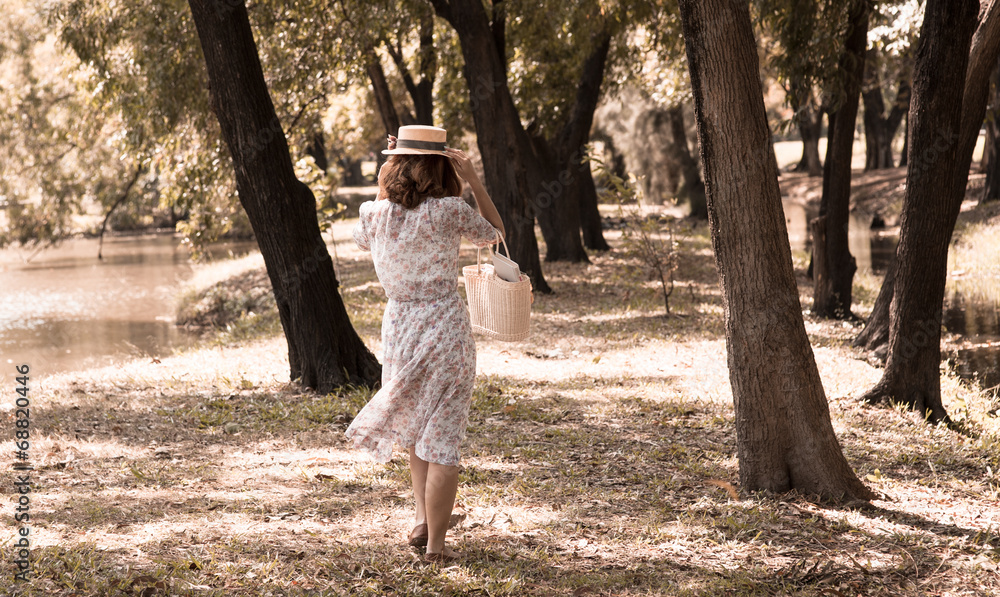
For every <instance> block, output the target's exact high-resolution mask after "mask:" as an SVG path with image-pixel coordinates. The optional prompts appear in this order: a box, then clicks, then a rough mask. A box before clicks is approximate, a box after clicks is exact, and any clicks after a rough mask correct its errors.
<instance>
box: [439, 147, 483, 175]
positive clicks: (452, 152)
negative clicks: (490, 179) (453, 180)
mask: <svg viewBox="0 0 1000 597" xmlns="http://www.w3.org/2000/svg"><path fill="white" fill-rule="evenodd" d="M444 154H445V155H446V156H448V159H449V160H450V161H451V165H452V166H454V167H455V172H457V173H458V175H459V176H461V177H462V178H463V179H465V180H466V181H467V182H469V184H472V181H473V180H478V179H479V176H478V175H477V174H476V168H475V166H473V165H472V158H470V157H469V156H468V154H466V153H465V152H464V151H462V150H461V149H455V148H454V147H446V148H445V150H444Z"/></svg>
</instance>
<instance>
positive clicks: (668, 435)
mask: <svg viewBox="0 0 1000 597" xmlns="http://www.w3.org/2000/svg"><path fill="white" fill-rule="evenodd" d="M349 226H350V222H347V223H344V224H338V225H337V226H336V227H335V228H334V237H335V238H336V239H337V254H338V256H339V257H338V262H337V264H336V266H337V269H338V276H339V278H340V280H341V282H342V291H343V293H344V296H345V301H346V302H347V304H348V305H349V306H350V307H349V308H350V309H351V314H352V318H353V319H354V322H355V324H356V326H357V328H358V330H359V333H360V334H361V335H362V337H363V338H364V339H365V340H366V342H367V343H368V344H369V346H371V347H372V348H373V350H375V351H376V353H378V352H379V350H380V343H379V337H378V335H379V323H380V318H381V309H382V308H383V306H384V300H385V299H384V296H383V295H382V293H381V289H380V287H379V286H378V285H377V283H376V282H375V277H374V272H373V271H372V267H371V263H370V261H368V259H367V258H366V256H364V255H362V254H360V253H359V252H358V251H356V250H355V249H353V248H352V246H351V243H350V242H349V238H350V237H349V234H348V232H349ZM685 234H686V238H684V239H681V250H682V253H683V257H682V260H681V263H680V269H679V270H678V274H677V279H678V290H677V292H675V295H674V297H673V298H672V311H673V312H674V313H675V315H673V316H671V317H664V316H663V315H662V302H661V301H660V298H659V296H658V294H657V292H658V291H657V289H656V288H655V286H654V285H653V284H652V283H650V282H648V281H646V280H642V279H635V278H633V277H629V276H623V275H622V273H621V272H622V271H623V269H622V267H621V263H620V261H621V253H620V252H619V251H618V249H613V250H612V251H611V252H610V253H608V254H604V255H596V256H594V259H593V261H594V263H593V264H592V265H589V266H583V265H566V264H547V269H546V275H547V278H548V280H549V283H550V284H551V285H552V286H553V288H554V289H555V291H556V293H555V294H553V295H539V296H538V297H536V301H535V304H534V313H533V319H532V326H533V334H532V336H531V337H530V338H529V339H528V340H527V341H525V342H521V343H512V344H504V343H497V342H492V341H488V340H483V339H481V338H480V339H478V340H477V344H478V349H479V372H480V374H479V376H478V377H477V384H476V387H475V391H474V395H473V403H472V408H471V412H470V424H469V430H468V438H467V440H466V444H465V447H464V459H463V463H464V470H463V471H462V473H461V486H460V490H459V498H458V499H459V508H460V509H461V511H462V512H464V513H465V514H466V518H465V520H464V521H463V522H462V523H461V524H460V525H459V526H458V527H456V528H455V529H454V531H453V535H452V537H453V538H452V541H453V542H454V543H455V544H456V547H457V548H458V549H459V550H460V551H462V552H463V553H464V554H465V555H466V557H465V559H464V560H463V562H462V563H461V564H459V565H456V566H451V567H436V566H430V567H428V566H421V565H419V563H418V555H417V554H415V553H414V552H412V551H411V550H410V549H408V548H406V547H405V546H404V545H403V537H404V536H405V534H406V533H407V532H408V531H409V528H410V520H411V516H412V514H411V510H410V508H411V505H410V503H411V500H412V496H411V491H410V489H409V472H408V469H407V467H406V463H405V459H404V457H403V455H402V454H401V453H397V455H396V457H395V459H394V460H393V461H392V462H390V463H389V464H387V465H376V464H373V463H371V462H370V461H368V460H367V459H366V458H365V457H364V456H363V455H361V454H359V453H357V452H355V451H353V450H351V449H350V447H349V446H348V444H347V442H346V441H345V439H344V437H343V430H344V429H345V428H346V426H347V424H348V423H349V421H350V420H351V419H352V417H353V416H354V415H355V414H356V413H357V411H358V410H359V409H360V408H361V407H362V406H363V404H364V403H365V402H366V401H367V400H368V398H369V397H370V392H369V391H366V390H360V389H348V390H345V391H343V392H341V393H336V394H329V395H324V396H320V395H316V394H313V393H309V392H303V391H301V389H300V388H298V387H296V386H295V385H293V384H291V383H289V382H288V381H287V372H288V363H287V357H286V353H285V350H286V349H285V345H284V342H283V340H282V339H281V338H280V337H278V336H275V335H274V334H273V333H266V332H261V333H256V334H247V335H245V336H243V337H239V338H234V337H232V336H213V337H211V338H207V339H206V341H205V342H203V344H202V346H200V347H198V348H195V349H192V350H190V351H188V352H185V353H181V354H177V355H175V356H172V357H168V358H163V359H160V360H158V361H150V360H145V359H143V360H136V361H132V362H128V363H124V364H121V365H116V366H113V367H108V368H105V369H96V370H91V371H87V372H81V373H71V374H62V375H58V376H53V377H49V378H43V379H41V380H37V384H36V387H35V388H34V389H33V404H32V420H33V423H34V426H33V428H32V454H33V459H34V464H35V466H36V469H37V470H36V471H35V472H34V473H33V474H34V479H35V481H36V483H37V485H36V487H35V488H34V491H33V493H32V502H31V504H32V506H31V507H32V527H31V528H32V536H33V539H34V541H35V542H34V544H33V551H32V556H33V558H34V562H33V571H34V574H35V577H36V578H35V580H34V581H32V582H31V583H27V584H18V585H12V586H10V588H8V586H7V585H3V584H0V588H3V589H4V590H5V591H6V592H5V593H4V594H5V595H7V594H10V595H58V596H62V597H69V596H70V595H76V596H80V597H89V596H98V595H100V596H103V595H143V596H147V597H148V596H152V595H168V594H169V595H199V596H202V595H204V596H213V597H214V596H223V595H225V596H227V597H228V596H234V595H238V596H244V595H245V596H262V595H285V596H291V595H296V596H298V595H302V596H306V595H400V596H401V595H494V596H508V595H509V596H526V595H527V596H532V595H538V596H542V595H544V596H549V595H565V596H580V595H595V596H596V595H616V596H618V595H621V596H632V595H679V596H685V595H692V596H693V595H736V596H757V595H760V596H764V595H815V596H820V595H859V594H861V595H988V594H995V593H996V592H998V591H1000V573H998V569H1000V538H998V534H997V530H998V529H1000V513H998V508H997V502H998V499H1000V427H998V425H997V422H996V421H997V419H996V416H995V412H996V408H997V405H998V401H997V397H996V395H995V394H989V393H986V392H982V391H979V390H977V389H975V388H973V387H970V386H968V385H966V384H964V383H963V382H960V381H959V380H958V379H957V378H956V377H955V376H954V375H953V374H951V373H950V372H947V371H946V374H945V379H944V384H943V393H944V396H945V400H946V402H947V406H948V408H949V410H950V412H952V413H953V414H954V415H956V416H961V417H965V419H964V420H965V422H966V423H967V425H968V427H969V429H970V430H971V431H972V433H970V434H969V435H959V434H956V433H954V432H952V431H950V430H948V429H946V428H943V427H933V426H928V425H925V424H924V423H923V422H922V421H920V420H918V419H917V418H915V417H914V416H913V415H912V414H911V413H908V412H905V411H900V410H895V409H889V408H877V409H876V408H867V407H863V406H861V405H860V404H859V403H858V402H857V399H856V397H857V396H859V395H860V394H861V393H862V392H863V391H864V390H866V389H867V388H868V387H869V386H870V385H871V384H872V383H874V381H875V380H877V378H878V375H879V371H878V370H877V369H875V368H873V367H872V366H870V365H869V364H868V363H866V362H865V361H864V360H862V359H861V357H862V355H860V354H857V353H855V352H853V350H852V349H851V348H850V347H849V342H848V341H849V339H850V337H852V335H853V334H855V333H856V332H857V329H856V328H853V327H844V325H842V324H840V323H831V322H826V321H821V320H817V319H815V318H812V317H811V316H809V315H807V316H806V327H807V331H808V333H809V335H810V338H811V340H812V341H813V345H814V347H815V353H816V358H817V363H818V365H819V367H820V372H821V374H822V376H823V380H824V385H825V387H826V390H827V394H828V396H829V398H830V410H831V416H832V418H833V423H834V427H835V429H836V431H837V433H838V437H839V438H840V440H841V443H842V445H843V448H844V450H845V453H846V454H847V456H848V459H849V461H850V462H851V463H852V465H853V466H854V467H855V469H856V471H857V472H858V474H859V475H860V476H861V477H862V478H863V479H865V480H866V483H868V484H869V486H871V487H872V488H873V489H874V490H876V491H877V492H878V493H879V494H880V496H881V499H879V500H876V501H875V502H873V504H872V505H871V507H853V508H836V507H829V506H823V505H819V504H815V503H813V502H810V501H809V500H808V499H806V498H805V497H803V496H800V495H797V494H794V493H793V494H786V495H764V494H756V493H752V492H747V491H744V490H743V488H741V487H740V486H739V474H738V468H739V465H738V462H737V459H736V456H735V451H736V446H735V437H734V436H733V432H732V430H733V411H732V399H731V392H730V390H729V385H728V370H727V368H726V356H725V342H724V336H723V326H722V305H721V297H720V296H719V292H718V288H717V281H716V279H715V275H716V274H715V271H714V267H713V266H712V261H711V252H710V247H709V243H708V238H707V230H705V228H704V227H702V228H700V229H694V230H692V231H689V232H686V233H685ZM608 237H609V240H610V242H611V243H612V245H613V246H617V245H618V242H619V241H618V238H617V235H616V234H614V233H613V231H612V232H611V233H609V234H608ZM340 239H343V240H340ZM472 259H474V253H472V251H471V250H469V249H468V248H466V249H465V250H464V252H463V262H465V263H469V262H471V260H472ZM209 267H210V268H219V271H221V270H225V269H226V268H232V269H231V270H230V271H229V272H228V275H224V276H220V277H218V279H212V278H211V276H208V275H207V274H206V275H205V277H204V278H202V280H203V282H202V283H201V286H200V287H199V289H200V290H205V289H206V288H215V289H216V292H219V293H222V295H223V296H228V295H229V294H233V293H231V292H230V290H232V288H237V287H240V286H239V285H240V284H245V283H246V278H245V276H247V275H249V273H248V272H252V271H253V269H254V268H253V267H249V266H248V267H243V266H241V265H240V264H228V265H224V264H215V265H212V266H209ZM241 267H242V269H241ZM796 267H797V270H798V271H797V275H798V277H799V281H800V284H801V286H800V291H801V293H802V300H803V304H804V305H807V304H808V299H809V295H810V294H811V289H810V288H809V286H808V283H807V282H806V280H805V278H804V274H803V271H802V269H804V267H805V263H804V260H803V259H801V256H797V257H796ZM230 278H232V279H233V280H234V281H232V282H230V283H226V284H223V285H222V286H218V285H217V283H218V282H220V281H222V280H223V279H230ZM859 284H860V286H861V287H862V288H863V289H866V290H865V292H859V293H858V294H859V296H862V297H863V300H865V301H868V300H874V294H873V292H877V283H876V281H874V280H867V281H866V280H861V281H860V282H859ZM227 289H228V290H227ZM194 296H197V293H196V294H195V295H194ZM200 296H202V297H203V298H204V297H205V296H209V295H208V294H204V293H203V294H202V295H200ZM198 300H203V299H198ZM195 302H197V301H195ZM869 308H870V307H869ZM264 311H266V309H265V310H263V311H262V313H263V312H264ZM255 312H256V311H255ZM238 320H239V316H237V318H236V319H235V320H230V322H229V324H228V325H230V326H231V327H232V326H233V321H238ZM222 329H224V328H222ZM991 413H994V414H991ZM3 416H4V417H6V418H8V419H10V418H12V416H13V413H12V412H10V411H9V410H5V411H3ZM4 458H5V459H6V460H4V461H3V462H2V463H0V464H8V463H9V462H10V460H9V459H10V456H9V455H8V454H5V455H4ZM2 470H3V472H2V473H0V482H2V483H3V487H8V488H9V487H12V483H13V477H12V471H11V470H10V467H9V466H3V468H2ZM6 491H8V492H9V491H10V489H7V490H6ZM8 497H10V498H12V497H13V496H12V495H9V496H8ZM8 501H12V500H8ZM0 524H2V525H3V526H4V527H5V528H6V529H7V530H6V532H5V533H4V535H5V536H8V537H12V536H13V534H14V531H15V529H16V527H15V526H14V525H15V523H14V520H13V517H12V516H4V517H2V518H0ZM10 547H11V542H10V541H8V543H7V544H6V545H5V554H9V553H10ZM970 579H975V581H974V582H970ZM4 582H6V580H5V581H4ZM0 592H3V591H0Z"/></svg>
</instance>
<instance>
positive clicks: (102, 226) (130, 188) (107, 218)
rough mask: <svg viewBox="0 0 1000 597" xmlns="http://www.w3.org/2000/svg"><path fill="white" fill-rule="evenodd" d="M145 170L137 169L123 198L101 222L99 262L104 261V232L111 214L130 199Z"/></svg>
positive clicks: (139, 167)
mask: <svg viewBox="0 0 1000 597" xmlns="http://www.w3.org/2000/svg"><path fill="white" fill-rule="evenodd" d="M143 170H144V168H143V167H142V166H137V167H136V169H135V175H133V176H132V180H130V181H128V184H127V185H125V190H124V191H122V194H121V196H120V197H118V199H117V200H116V201H115V202H114V204H112V205H111V209H109V210H108V213H106V214H104V221H103V222H101V233H100V234H99V235H98V241H97V259H98V260H103V259H104V256H103V255H102V254H101V253H102V251H104V231H105V230H106V229H107V227H108V220H109V219H110V218H111V214H112V213H114V211H115V210H116V209H118V206H119V205H121V204H122V203H124V202H125V200H126V199H128V194H129V192H130V191H131V190H132V187H134V186H135V183H136V182H138V181H139V177H140V176H142V171H143Z"/></svg>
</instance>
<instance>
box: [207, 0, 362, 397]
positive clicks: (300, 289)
mask: <svg viewBox="0 0 1000 597" xmlns="http://www.w3.org/2000/svg"><path fill="white" fill-rule="evenodd" d="M189 4H190V6H191V14H192V15H193V16H194V21H195V25H196V27H197V30H198V38H199V40H200V42H201V48H202V51H203V53H204V57H205V65H206V67H207V70H208V80H209V83H210V89H211V92H210V101H211V106H212V110H213V112H214V113H215V115H216V116H217V117H218V120H219V125H220V127H221V132H222V137H223V139H225V142H226V145H227V146H228V147H229V151H230V154H231V155H232V158H233V164H234V167H235V174H236V186H237V188H238V190H239V198H240V203H241V204H242V205H243V207H244V209H245V210H246V213H247V216H248V217H249V218H250V222H251V224H252V225H253V229H254V233H255V235H256V237H257V243H258V245H259V246H260V250H261V253H262V255H263V256H264V264H265V266H266V267H267V272H268V277H269V278H270V280H271V285H272V287H273V289H274V294H275V298H276V300H277V304H278V314H279V316H280V319H281V324H282V327H283V328H284V330H285V338H286V340H287V342H288V361H289V365H290V368H291V377H292V379H293V380H295V379H297V380H299V381H300V383H302V385H304V386H306V387H310V388H314V389H316V390H318V391H320V392H326V391H329V390H330V389H332V388H334V387H337V386H341V385H344V384H348V383H351V384H358V385H369V386H371V385H374V384H376V383H378V382H379V381H380V377H381V368H380V366H379V364H378V361H377V360H376V359H375V357H374V355H372V354H371V352H370V351H369V350H368V349H367V348H366V347H365V345H364V343H363V342H362V341H361V339H360V338H359V337H358V335H357V333H356V332H355V331H354V328H353V327H352V326H351V322H350V318H349V317H348V315H347V311H346V309H345V308H344V303H343V301H342V300H341V298H340V294H339V293H338V292H337V287H338V282H337V278H336V275H335V274H334V271H333V264H332V263H331V260H330V255H329V253H328V252H327V250H326V245H325V244H324V242H323V239H322V237H321V236H320V230H319V223H318V221H317V218H316V200H315V197H314V196H313V194H312V191H310V190H309V187H308V186H306V185H305V184H303V183H302V182H301V181H299V180H298V178H296V176H295V171H294V168H293V166H292V160H291V156H290V154H289V151H288V144H287V142H286V139H285V133H284V130H283V129H282V127H281V123H280V121H279V120H278V116H277V114H276V113H275V110H274V105H273V104H272V103H271V97H270V94H269V92H268V90H267V84H266V83H265V81H264V72H263V69H262V67H261V64H260V59H259V57H258V52H257V46H256V43H255V42H254V38H253V33H252V31H251V29H250V20H249V17H248V15H247V10H246V5H245V4H244V3H243V1H242V0H239V1H227V2H217V1H213V0H190V2H189Z"/></svg>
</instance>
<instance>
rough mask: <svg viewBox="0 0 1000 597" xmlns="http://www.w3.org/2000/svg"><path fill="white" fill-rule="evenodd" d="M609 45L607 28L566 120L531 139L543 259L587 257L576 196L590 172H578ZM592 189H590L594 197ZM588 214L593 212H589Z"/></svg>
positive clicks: (580, 259)
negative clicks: (539, 168)
mask: <svg viewBox="0 0 1000 597" xmlns="http://www.w3.org/2000/svg"><path fill="white" fill-rule="evenodd" d="M610 49H611V32H610V31H607V30H604V31H601V32H600V33H599V34H598V37H597V40H596V43H594V45H593V50H592V51H591V52H590V54H589V55H588V56H587V59H586V60H585V61H584V63H583V68H582V70H581V73H580V82H579V85H578V86H577V94H576V97H575V98H574V101H573V106H572V107H571V108H570V110H569V113H568V114H567V118H566V122H565V123H564V124H563V126H562V127H561V128H560V129H559V132H558V134H557V135H556V136H555V138H553V139H538V138H536V139H535V140H534V141H535V143H534V146H535V148H536V150H537V152H538V158H539V162H540V163H541V164H542V165H543V166H545V168H544V174H543V176H542V181H543V182H542V187H541V188H540V189H539V191H538V192H537V194H536V195H535V197H534V200H535V203H536V205H537V206H538V226H539V228H541V230H542V236H543V237H544V238H545V245H546V252H545V260H546V261H570V262H583V263H589V262H590V259H588V258H587V252H586V251H584V249H583V243H582V242H581V238H580V228H581V223H582V219H583V218H582V214H581V211H582V202H581V196H582V195H584V194H586V193H588V192H589V189H588V190H584V189H583V188H582V187H583V186H584V185H585V184H588V183H590V184H593V178H591V177H588V176H582V174H583V170H584V168H585V165H584V164H583V162H582V161H581V159H582V158H583V153H584V145H585V144H586V143H587V140H588V139H589V138H590V128H591V125H592V124H593V122H594V111H595V110H596V109H597V102H598V100H599V99H600V96H601V83H602V81H603V80H604V66H605V64H606V63H607V57H608V51H609V50H610ZM596 194H597V193H596V190H595V191H594V196H595V197H596ZM594 207H596V201H595V202H594ZM589 217H590V218H593V214H590V215H589ZM602 236H603V235H602Z"/></svg>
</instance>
